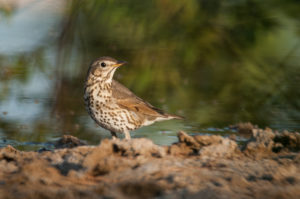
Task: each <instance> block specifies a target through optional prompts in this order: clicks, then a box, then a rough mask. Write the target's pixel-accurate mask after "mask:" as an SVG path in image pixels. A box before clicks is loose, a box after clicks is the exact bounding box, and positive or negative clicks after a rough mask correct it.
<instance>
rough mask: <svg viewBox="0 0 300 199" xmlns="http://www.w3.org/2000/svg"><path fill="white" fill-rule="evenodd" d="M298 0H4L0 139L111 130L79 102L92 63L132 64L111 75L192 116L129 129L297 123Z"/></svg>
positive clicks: (171, 131)
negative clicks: (106, 58) (103, 60)
mask: <svg viewBox="0 0 300 199" xmlns="http://www.w3.org/2000/svg"><path fill="white" fill-rule="evenodd" d="M299 10H300V3H299V1H297V0H285V1H283V0H265V1H259V0H228V1H221V0H151V1H140V0H130V1H125V0H110V1H108V0H89V1H75V0H74V1H72V0H0V146H5V145H7V144H11V145H13V146H15V147H17V148H19V149H24V150H35V149H38V148H40V147H43V146H46V145H47V142H49V141H51V140H54V139H56V138H58V137H60V136H61V135H63V134H70V135H73V136H77V137H79V138H80V139H83V140H85V141H87V142H88V143H89V144H97V143H99V141H100V140H101V139H103V138H105V137H110V133H109V132H108V131H106V130H104V129H102V128H100V127H97V125H95V123H94V122H93V121H92V119H90V117H89V116H88V114H87V113H86V111H85V108H84V103H83V84H84V79H85V76H86V73H87V69H88V65H89V63H90V62H91V61H92V60H93V59H95V58H97V57H100V56H111V57H114V58H116V59H119V60H125V61H127V62H128V63H129V64H128V65H125V66H124V67H122V68H120V69H118V71H117V72H116V75H115V78H116V79H117V80H119V81H120V82H122V83H123V84H125V85H126V86H127V87H128V88H130V89H131V90H132V91H134V92H135V93H136V94H137V95H138V96H140V97H142V98H143V99H145V100H147V101H149V102H151V103H152V104H153V105H155V106H157V107H160V108H162V109H164V110H165V111H167V112H170V113H174V114H179V115H182V116H184V117H186V120H185V121H176V120H174V121H167V122H161V123H156V124H154V125H152V126H149V127H144V128H142V129H139V130H137V131H135V132H133V133H132V136H133V137H148V138H150V139H152V140H153V141H154V142H155V143H157V144H170V143H172V142H174V141H176V140H177V138H176V136H175V135H176V132H177V131H178V130H185V131H187V132H188V133H191V134H206V133H214V134H222V135H227V134H230V133H231V131H230V129H229V128H228V126H229V125H231V124H235V123H238V122H248V121H250V122H252V123H254V124H257V125H258V126H259V127H262V128H264V127H266V126H269V127H271V128H274V129H278V130H282V129H287V130H290V131H299V130H300V12H299Z"/></svg>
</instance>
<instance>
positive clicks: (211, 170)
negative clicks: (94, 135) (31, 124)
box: [0, 128, 300, 199]
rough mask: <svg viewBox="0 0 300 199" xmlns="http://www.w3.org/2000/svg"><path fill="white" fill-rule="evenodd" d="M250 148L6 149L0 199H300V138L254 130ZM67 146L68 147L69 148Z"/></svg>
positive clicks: (106, 145)
mask: <svg viewBox="0 0 300 199" xmlns="http://www.w3.org/2000/svg"><path fill="white" fill-rule="evenodd" d="M251 133H252V137H251V138H250V139H249V140H248V142H246V143H245V144H244V145H238V144H237V143H236V142H235V141H234V140H231V139H229V138H224V137H221V136H189V135H188V134H186V133H185V132H182V131H181V132H179V133H178V139H179V141H178V142H177V143H174V144H173V145H171V146H158V145H155V144H154V143H153V142H152V141H151V140H148V139H144V138H140V139H133V140H130V141H126V140H108V139H106V140H103V141H102V142H101V143H100V145H99V146H86V145H84V144H85V143H84V142H82V141H80V140H78V139H77V138H75V137H71V136H65V137H63V138H62V139H61V140H59V141H58V142H57V143H56V145H55V146H56V147H57V148H58V149H55V150H53V151H40V152H22V151H18V150H16V149H14V148H13V147H11V146H7V147H5V148H2V149H0V196H1V198H89V199H92V198H153V197H158V198H300V153H299V149H300V135H299V133H290V132H287V131H285V132H283V133H278V132H273V131H272V130H271V129H265V130H262V129H258V128H252V129H251ZM63 147H67V148H63Z"/></svg>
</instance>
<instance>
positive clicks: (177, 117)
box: [165, 114, 184, 120]
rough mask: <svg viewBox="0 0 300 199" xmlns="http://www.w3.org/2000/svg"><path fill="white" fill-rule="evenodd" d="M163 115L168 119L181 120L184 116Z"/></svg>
mask: <svg viewBox="0 0 300 199" xmlns="http://www.w3.org/2000/svg"><path fill="white" fill-rule="evenodd" d="M165 116H167V118H168V119H177V120H183V119H184V117H182V116H179V115H174V114H165Z"/></svg>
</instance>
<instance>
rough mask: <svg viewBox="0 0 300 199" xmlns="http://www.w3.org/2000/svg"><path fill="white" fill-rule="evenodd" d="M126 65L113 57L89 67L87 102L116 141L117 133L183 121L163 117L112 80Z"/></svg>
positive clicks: (86, 90)
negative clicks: (171, 121)
mask: <svg viewBox="0 0 300 199" xmlns="http://www.w3.org/2000/svg"><path fill="white" fill-rule="evenodd" d="M125 63H126V62H123V61H117V60H115V59H113V58H111V57H100V58H98V59H96V60H95V61H94V62H92V64H91V65H90V67H89V70H88V74H87V78H86V82H85V88H84V101H85V104H86V108H87V110H88V113H89V114H90V116H91V117H92V118H93V119H94V120H95V121H96V123H97V124H99V125H100V126H101V127H103V128H105V129H107V130H109V131H110V132H111V135H112V137H113V139H115V138H116V133H117V132H118V133H124V134H125V138H126V139H130V133H129V131H131V130H134V129H137V128H139V127H142V126H147V125H150V124H152V123H154V122H157V121H163V120H170V119H182V117H181V116H177V115H172V114H167V113H164V112H163V111H162V110H160V109H158V108H155V107H154V106H152V105H151V104H149V103H148V102H146V101H144V100H142V99H141V98H139V97H137V96H136V95H135V94H134V93H132V92H131V91H130V90H129V89H127V88H126V87H125V86H123V85H122V84H120V83H119V82H117V81H116V80H114V79H113V75H114V73H115V71H116V69H117V68H118V67H119V66H122V65H123V64H125Z"/></svg>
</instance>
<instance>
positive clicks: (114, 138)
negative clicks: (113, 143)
mask: <svg viewBox="0 0 300 199" xmlns="http://www.w3.org/2000/svg"><path fill="white" fill-rule="evenodd" d="M110 133H111V136H112V139H113V140H116V139H117V138H118V137H117V134H116V132H113V131H111V132H110Z"/></svg>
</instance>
